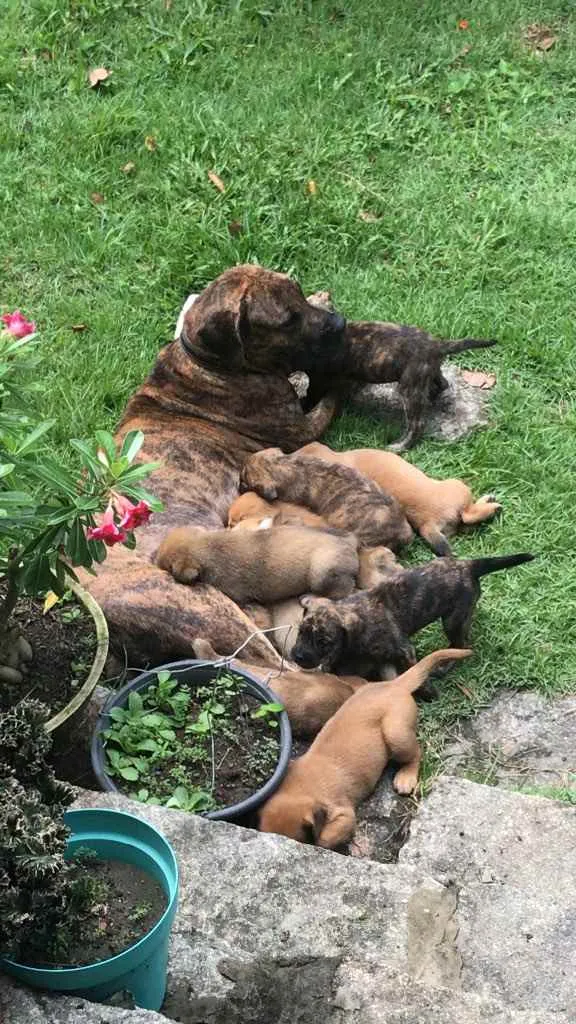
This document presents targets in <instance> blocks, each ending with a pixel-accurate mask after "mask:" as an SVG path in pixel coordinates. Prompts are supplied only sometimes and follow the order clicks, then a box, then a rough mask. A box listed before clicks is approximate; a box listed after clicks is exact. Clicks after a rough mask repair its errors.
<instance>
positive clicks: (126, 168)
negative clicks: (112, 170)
mask: <svg viewBox="0 0 576 1024" xmlns="http://www.w3.org/2000/svg"><path fill="white" fill-rule="evenodd" d="M121 170H122V173H123V174H132V172H133V171H135V170H136V164H133V163H132V161H131V160H129V161H128V163H127V164H124V167H122V168H121Z"/></svg>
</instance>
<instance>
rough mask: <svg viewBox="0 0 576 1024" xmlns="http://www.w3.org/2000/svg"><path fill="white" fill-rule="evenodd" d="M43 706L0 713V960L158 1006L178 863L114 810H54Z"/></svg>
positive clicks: (48, 979)
mask: <svg viewBox="0 0 576 1024" xmlns="http://www.w3.org/2000/svg"><path fill="white" fill-rule="evenodd" d="M47 714H48V712H47V709H46V708H45V707H43V706H42V705H41V704H40V703H39V702H36V701H26V700H24V701H21V702H20V703H19V704H18V705H16V706H15V707H14V708H12V709H11V710H10V711H8V712H3V713H0V897H1V904H2V915H1V917H0V957H1V959H0V968H1V969H2V970H4V971H6V972H7V973H8V974H11V975H13V976H14V977H16V978H18V979H19V980H20V981H24V982H26V983H28V984H30V985H32V986H34V987H39V988H48V989H52V990H55V991H61V992H73V993H75V994H78V995H83V996H86V997H87V998H89V999H92V1000H96V1001H99V1000H103V999H106V998H108V997H109V996H110V995H112V994H113V993H115V992H118V991H123V990H127V991H130V992H131V993H132V995H133V996H134V1000H135V1002H136V1004H137V1005H138V1006H141V1007H144V1008H146V1009H150V1010H159V1009H160V1006H161V1004H162V1002H163V999H164V993H165V987H166V965H167V959H168V940H169V934H170V928H171V925H172V921H173V919H174V914H175V911H176V903H177V892H178V867H177V863H176V859H175V857H174V853H173V851H172V849H171V847H170V845H169V844H168V842H167V841H166V839H165V838H164V837H163V836H162V835H161V834H160V833H159V832H157V830H156V829H154V828H152V827H151V826H150V825H148V824H147V823H146V822H143V821H141V820H140V819H139V818H136V817H134V816H133V815H130V814H124V813H121V812H118V811H109V810H100V809H90V810H75V811H68V812H65V807H66V806H68V805H69V804H70V803H71V801H72V799H73V791H72V789H71V788H70V787H68V786H66V785H65V784H63V783H60V782H58V781H57V780H56V779H55V778H54V776H53V774H52V772H51V770H50V768H49V766H48V764H47V761H46V755H47V753H48V750H49V747H50V743H51V738H50V737H49V735H48V733H47V732H46V730H45V724H46V717H47Z"/></svg>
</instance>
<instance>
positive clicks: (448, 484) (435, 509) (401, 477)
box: [297, 442, 502, 555]
mask: <svg viewBox="0 0 576 1024" xmlns="http://www.w3.org/2000/svg"><path fill="white" fill-rule="evenodd" d="M297 454H298V455H306V456H311V457H313V458H315V459H324V460H325V461H326V462H334V463H336V464H338V465H341V466H350V467H351V468H352V469H356V470H358V472H360V473H362V474H363V475H364V476H367V477H368V478H369V479H370V480H374V481H375V482H376V483H377V484H380V487H383V488H384V489H385V490H386V491H388V492H389V493H390V494H392V495H393V496H394V497H395V498H396V499H397V501H398V502H399V503H400V505H401V506H402V508H403V510H404V514H405V516H406V518H407V520H408V522H409V523H410V525H411V526H412V527H413V528H414V530H416V531H417V532H418V533H419V534H420V536H421V537H422V539H423V540H424V541H426V543H427V544H428V545H429V546H430V547H431V548H432V551H433V552H434V554H436V555H450V554H451V553H452V552H451V550H450V545H449V543H448V541H447V540H446V537H447V536H452V535H453V534H454V533H456V531H457V529H458V527H459V526H460V525H461V524H462V523H464V524H465V525H466V526H468V525H471V524H473V523H481V522H484V521H485V520H487V519H493V518H494V516H495V515H496V513H497V512H498V511H499V510H500V509H501V508H502V506H501V505H499V504H498V502H496V501H494V499H493V498H492V496H491V495H484V496H483V497H482V498H479V499H478V501H476V502H475V501H474V500H473V498H472V493H471V491H470V488H469V487H468V486H467V484H465V483H464V482H463V481H462V480H434V479H433V478H432V477H429V476H426V474H425V473H423V472H422V470H421V469H418V468H417V466H411V465H410V463H409V462H406V460H405V459H403V458H401V456H400V455H395V454H394V453H393V452H390V451H380V450H379V449H376V448H357V449H355V450H354V451H348V452H335V451H333V450H332V449H331V448H329V447H328V445H325V444H320V443H319V442H313V443H312V444H307V445H305V446H304V448H300V450H299V451H298V452H297Z"/></svg>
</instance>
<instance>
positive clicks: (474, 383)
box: [462, 370, 496, 391]
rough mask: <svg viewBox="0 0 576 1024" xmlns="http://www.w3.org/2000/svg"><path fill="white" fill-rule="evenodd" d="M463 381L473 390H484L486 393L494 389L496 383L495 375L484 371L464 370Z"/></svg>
mask: <svg viewBox="0 0 576 1024" xmlns="http://www.w3.org/2000/svg"><path fill="white" fill-rule="evenodd" d="M462 379H463V380H465V381H466V383H467V384H469V385H470V387H471V388H483V389H484V390H485V391H486V390H488V388H493V387H494V385H495V383H496V374H495V373H484V371H483V370H462Z"/></svg>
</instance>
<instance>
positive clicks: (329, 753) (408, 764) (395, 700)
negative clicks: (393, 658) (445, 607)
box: [259, 650, 472, 850]
mask: <svg viewBox="0 0 576 1024" xmlns="http://www.w3.org/2000/svg"><path fill="white" fill-rule="evenodd" d="M471 653H472V652H471V651H468V650H457V651H456V650H454V651H453V650H445V651H436V652H435V653H434V654H429V655H428V656H427V657H426V658H423V659H422V661H419V662H418V664H417V665H414V666H413V667H412V668H410V669H408V671H407V672H405V673H404V675H402V676H400V677H399V678H398V679H396V680H395V681H394V682H392V683H388V682H381V683H371V684H370V685H368V686H364V687H362V688H361V689H360V690H359V691H358V692H357V693H355V694H354V696H352V697H350V698H349V700H347V701H346V702H345V703H344V704H343V706H342V707H341V708H340V709H339V711H337V712H336V714H335V715H334V716H333V717H332V718H331V719H330V720H329V721H328V722H327V723H326V725H325V726H324V728H323V729H322V730H321V731H320V732H319V733H318V736H317V737H316V739H315V740H314V742H313V744H312V746H311V747H310V749H309V750H308V751H307V752H306V753H305V754H303V755H302V757H299V758H298V759H297V760H295V761H292V762H291V763H290V765H289V768H288V772H287V774H286V777H285V778H284V781H283V782H282V783H281V785H280V788H279V789H278V790H277V791H276V792H275V793H274V795H273V796H271V797H270V799H269V800H268V801H267V802H266V803H265V804H264V807H263V808H262V810H261V812H260V822H259V828H260V831H261V832H277V833H278V834H279V835H283V836H288V837H289V838H290V839H297V840H299V842H301V843H306V842H308V843H316V845H317V846H323V847H325V848H327V849H330V850H333V849H335V848H336V847H338V846H342V845H343V844H344V843H347V842H349V840H350V839H352V837H353V835H354V831H355V828H356V807H357V805H358V804H359V803H360V801H361V800H364V799H365V798H366V797H367V796H369V794H370V793H371V792H372V791H373V789H375V787H376V785H377V783H378V780H379V779H380V777H381V775H382V773H383V771H384V769H385V768H386V765H387V764H388V761H396V762H397V763H398V764H400V765H401V767H400V768H399V769H398V771H397V772H396V775H395V776H394V782H393V786H394V789H395V790H396V792H397V793H411V792H412V791H413V790H414V789H415V787H416V785H417V782H418V769H419V765H420V747H419V745H418V740H417V739H416V719H417V715H418V709H417V706H416V701H415V700H414V698H413V696H412V694H413V692H414V691H415V690H417V689H418V687H419V686H421V685H422V683H424V682H425V680H426V679H427V677H428V674H429V673H430V671H431V670H432V669H433V668H434V667H435V666H436V665H438V664H439V663H440V662H441V661H446V660H448V659H450V660H453V659H458V658H467V657H468V655H470V654H471Z"/></svg>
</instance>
